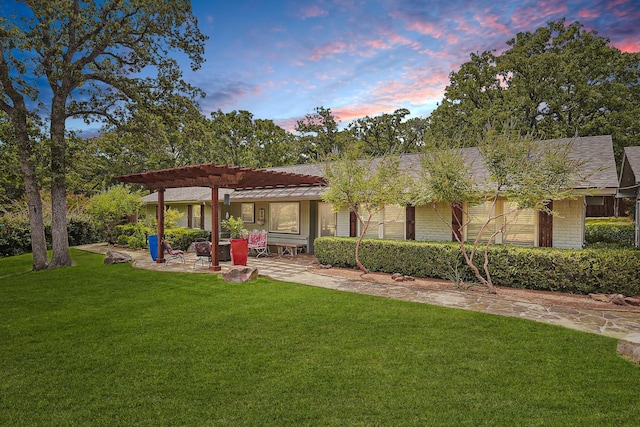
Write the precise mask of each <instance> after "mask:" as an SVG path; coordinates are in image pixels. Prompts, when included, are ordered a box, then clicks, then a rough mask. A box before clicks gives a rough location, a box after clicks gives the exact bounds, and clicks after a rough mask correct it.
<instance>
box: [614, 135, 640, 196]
mask: <svg viewBox="0 0 640 427" xmlns="http://www.w3.org/2000/svg"><path fill="white" fill-rule="evenodd" d="M619 186H620V188H619V189H618V197H638V191H639V190H640V146H636V147H624V155H623V157H622V168H621V169H620V180H619Z"/></svg>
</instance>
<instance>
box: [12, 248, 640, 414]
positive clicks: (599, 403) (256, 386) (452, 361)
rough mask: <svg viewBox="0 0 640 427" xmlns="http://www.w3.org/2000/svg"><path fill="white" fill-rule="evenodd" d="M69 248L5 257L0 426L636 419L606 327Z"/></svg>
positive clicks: (635, 376)
mask: <svg viewBox="0 0 640 427" xmlns="http://www.w3.org/2000/svg"><path fill="white" fill-rule="evenodd" d="M72 255H73V259H74V261H75V263H76V265H75V266H74V267H71V268H66V269H58V270H52V271H45V272H26V270H28V269H29V268H30V266H31V258H30V256H19V257H13V258H6V259H0V342H1V343H2V345H1V346H0V362H1V364H2V369H1V370H0V425H3V426H11V425H19V426H23V425H29V426H38V425H46V426H52V425H65V426H67V425H91V426H101V425H108V426H114V425H142V426H144V425H149V426H159V425H162V426H169V425H171V426H180V425H185V426H194V425H213V426H216V425H219V426H230V425H243V426H247V425H261V426H287V425H292V426H305V425H309V426H320V425H321V426H332V425H335V426H344V425H351V426H370V425H392V426H399V425H402V426H411V425H415V426H427V425H455V426H465V425H467V426H501V425H504V426H514V425H518V426H537V425H545V426H567V425H572V426H576V425H588V426H599V425H606V426H609V425H615V426H624V425H628V426H635V425H639V424H640V399H638V395H640V367H639V366H636V365H634V364H632V363H630V362H628V361H626V360H625V359H623V358H621V357H619V356H618V355H617V354H616V340H614V339H611V338H607V337H602V336H597V335H595V334H588V333H582V332H577V331H573V330H569V329H564V328H560V327H554V326H549V325H544V324H539V323H535V322H531V321H526V320H520V319H512V318H502V317H498V316H491V315H485V314H480V313H474V312H467V311H462V310H452V309H446V308H442V307H434V306H429V305H424V304H416V303H409V302H403V301H395V300H388V299H383V298H375V297H370V296H365V295H357V294H350V293H343V292H338V291H332V290H327V289H322V288H314V287H308V286H302V285H296V284H291V283H283V282H276V281H271V280H266V279H262V278H261V279H259V280H257V281H254V282H251V283H248V284H241V285H239V284H227V283H223V282H222V281H221V280H220V279H219V278H218V277H216V276H209V275H200V274H198V275H193V274H179V273H166V272H154V271H143V270H137V269H133V268H131V267H130V266H129V265H123V264H121V265H111V266H104V265H103V264H102V260H103V257H102V256H99V255H94V254H88V253H84V252H80V251H73V252H72Z"/></svg>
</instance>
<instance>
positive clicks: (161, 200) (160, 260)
mask: <svg viewBox="0 0 640 427" xmlns="http://www.w3.org/2000/svg"><path fill="white" fill-rule="evenodd" d="M163 238H164V188H161V189H159V190H158V258H156V263H158V264H161V263H164V262H165V259H164V245H163V244H162V239H163Z"/></svg>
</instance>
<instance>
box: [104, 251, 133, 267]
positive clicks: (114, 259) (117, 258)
mask: <svg viewBox="0 0 640 427" xmlns="http://www.w3.org/2000/svg"><path fill="white" fill-rule="evenodd" d="M132 261H133V258H131V255H129V254H123V253H122V252H117V251H107V257H106V258H105V259H104V263H105V264H118V263H121V262H132Z"/></svg>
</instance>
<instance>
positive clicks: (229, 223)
mask: <svg viewBox="0 0 640 427" xmlns="http://www.w3.org/2000/svg"><path fill="white" fill-rule="evenodd" d="M221 225H222V228H223V229H225V230H227V231H228V232H229V237H230V238H231V262H232V263H233V265H247V256H248V253H249V242H248V240H247V234H248V231H247V230H245V228H244V222H243V221H242V219H241V218H234V217H233V216H230V217H229V219H225V220H222V222H221Z"/></svg>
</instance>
